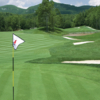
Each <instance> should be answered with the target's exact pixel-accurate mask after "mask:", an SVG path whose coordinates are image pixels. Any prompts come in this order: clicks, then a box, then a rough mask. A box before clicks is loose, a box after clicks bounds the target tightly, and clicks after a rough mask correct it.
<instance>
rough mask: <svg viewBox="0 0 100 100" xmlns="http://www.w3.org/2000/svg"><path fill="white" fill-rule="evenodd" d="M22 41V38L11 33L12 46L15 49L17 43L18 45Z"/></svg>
mask: <svg viewBox="0 0 100 100" xmlns="http://www.w3.org/2000/svg"><path fill="white" fill-rule="evenodd" d="M23 42H24V40H22V39H21V38H19V37H18V36H16V35H15V34H13V47H14V49H15V50H16V49H17V47H18V45H20V44H21V43H23Z"/></svg>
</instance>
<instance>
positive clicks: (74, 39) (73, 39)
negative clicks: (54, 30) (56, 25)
mask: <svg viewBox="0 0 100 100" xmlns="http://www.w3.org/2000/svg"><path fill="white" fill-rule="evenodd" d="M63 38H65V39H69V40H78V39H74V38H70V37H63Z"/></svg>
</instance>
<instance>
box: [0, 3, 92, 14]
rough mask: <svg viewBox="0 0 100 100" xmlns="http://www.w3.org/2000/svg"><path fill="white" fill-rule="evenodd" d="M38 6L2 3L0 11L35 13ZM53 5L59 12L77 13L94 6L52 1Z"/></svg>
mask: <svg viewBox="0 0 100 100" xmlns="http://www.w3.org/2000/svg"><path fill="white" fill-rule="evenodd" d="M38 6H39V4H38V5H35V6H30V7H28V8H27V9H23V8H19V7H17V6H15V5H4V6H0V12H8V13H14V14H30V13H35V11H36V10H37V8H38ZM54 7H55V8H57V9H59V11H60V12H61V14H78V13H80V12H82V11H85V10H88V9H89V8H91V7H94V6H89V5H83V6H79V7H77V6H74V5H70V4H63V3H55V2H54Z"/></svg>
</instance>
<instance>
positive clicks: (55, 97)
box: [42, 73, 62, 100]
mask: <svg viewBox="0 0 100 100" xmlns="http://www.w3.org/2000/svg"><path fill="white" fill-rule="evenodd" d="M42 80H43V83H44V86H45V90H46V94H47V100H62V98H61V96H60V94H59V91H58V89H57V87H56V83H55V81H54V78H53V76H52V75H51V74H48V73H42Z"/></svg>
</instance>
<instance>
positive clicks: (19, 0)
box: [0, 0, 100, 8]
mask: <svg viewBox="0 0 100 100" xmlns="http://www.w3.org/2000/svg"><path fill="white" fill-rule="evenodd" d="M53 1H55V2H58V3H65V4H71V5H75V6H82V5H93V6H95V5H100V0H53ZM41 2H42V0H0V6H3V5H7V4H12V5H16V6H18V7H21V8H28V7H30V6H34V5H37V4H39V3H41Z"/></svg>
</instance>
